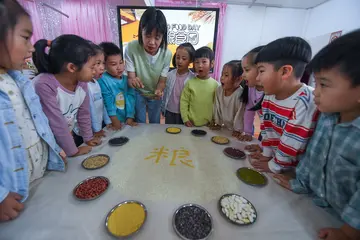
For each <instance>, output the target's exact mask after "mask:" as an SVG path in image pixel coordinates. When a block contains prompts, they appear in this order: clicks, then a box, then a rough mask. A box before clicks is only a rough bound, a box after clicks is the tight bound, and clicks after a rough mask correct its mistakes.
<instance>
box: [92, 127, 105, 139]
mask: <svg viewBox="0 0 360 240" xmlns="http://www.w3.org/2000/svg"><path fill="white" fill-rule="evenodd" d="M102 137H106V135H105V132H104V130H102V129H101V130H100V131H98V132H96V133H94V138H102Z"/></svg>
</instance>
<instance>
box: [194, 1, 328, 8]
mask: <svg viewBox="0 0 360 240" xmlns="http://www.w3.org/2000/svg"><path fill="white" fill-rule="evenodd" d="M200 1H201V0H200ZM210 1H211V2H226V3H228V4H234V5H248V6H249V7H250V6H267V7H279V8H299V9H309V8H314V7H317V6H319V5H321V4H323V3H325V2H328V1H330V0H220V1H215V0H210Z"/></svg>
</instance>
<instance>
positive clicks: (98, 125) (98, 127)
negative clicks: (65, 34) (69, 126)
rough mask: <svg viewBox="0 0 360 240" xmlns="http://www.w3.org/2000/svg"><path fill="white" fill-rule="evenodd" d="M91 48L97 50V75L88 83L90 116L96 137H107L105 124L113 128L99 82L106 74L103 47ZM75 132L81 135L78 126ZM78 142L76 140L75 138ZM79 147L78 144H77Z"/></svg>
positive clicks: (95, 68) (93, 45)
mask: <svg viewBox="0 0 360 240" xmlns="http://www.w3.org/2000/svg"><path fill="white" fill-rule="evenodd" d="M90 44H91V46H92V47H93V48H94V49H95V52H96V55H95V67H94V70H95V75H94V78H93V79H92V80H91V81H90V82H88V84H87V87H88V91H89V99H90V116H91V126H92V130H93V132H94V137H98V138H101V137H105V132H104V130H103V123H105V124H106V126H107V128H112V125H111V120H110V118H109V115H108V113H107V111H106V108H105V105H104V100H103V97H102V94H101V88H100V85H99V83H98V80H99V79H100V78H101V77H102V75H103V73H104V67H105V60H104V53H103V50H102V49H101V47H99V46H98V45H96V44H94V43H92V42H90ZM74 132H75V134H76V135H79V134H80V133H79V128H78V125H77V124H76V127H75V128H74ZM75 142H76V138H75ZM76 145H78V144H76Z"/></svg>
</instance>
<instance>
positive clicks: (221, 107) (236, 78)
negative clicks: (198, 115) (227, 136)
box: [214, 60, 245, 135]
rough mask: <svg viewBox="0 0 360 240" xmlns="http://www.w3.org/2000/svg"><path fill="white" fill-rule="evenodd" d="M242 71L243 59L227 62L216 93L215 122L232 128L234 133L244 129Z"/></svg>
mask: <svg viewBox="0 0 360 240" xmlns="http://www.w3.org/2000/svg"><path fill="white" fill-rule="evenodd" d="M242 73H243V71H242V67H241V61H237V60H234V61H230V62H228V63H226V64H225V65H224V67H223V70H222V74H221V86H219V87H218V88H217V89H216V93H215V104H214V122H215V124H216V125H219V126H224V127H225V128H227V129H229V130H232V131H233V135H236V134H239V133H242V132H243V130H244V121H243V119H244V112H245V104H243V102H242V101H241V99H240V97H241V95H242V93H243V88H242V87H241V86H240V83H241V79H242V77H241V75H242Z"/></svg>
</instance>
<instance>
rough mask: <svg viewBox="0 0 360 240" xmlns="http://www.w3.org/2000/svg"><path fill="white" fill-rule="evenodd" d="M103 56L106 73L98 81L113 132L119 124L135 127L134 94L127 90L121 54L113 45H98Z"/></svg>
mask: <svg viewBox="0 0 360 240" xmlns="http://www.w3.org/2000/svg"><path fill="white" fill-rule="evenodd" d="M100 46H101V48H102V49H103V51H104V54H105V68H106V72H105V73H104V74H103V76H102V77H101V78H100V80H99V84H100V87H101V92H102V95H103V97H104V103H105V107H106V110H107V112H108V114H109V116H110V118H111V122H112V126H113V128H114V129H115V130H119V129H121V123H122V122H123V123H125V122H126V124H128V125H130V126H136V125H137V123H136V122H135V121H134V115H135V94H134V92H135V91H134V89H133V88H128V81H127V80H128V79H127V77H126V76H125V75H123V72H124V61H123V58H122V52H121V50H120V48H119V47H118V46H116V45H115V44H114V43H108V42H103V43H101V44H100Z"/></svg>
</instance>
